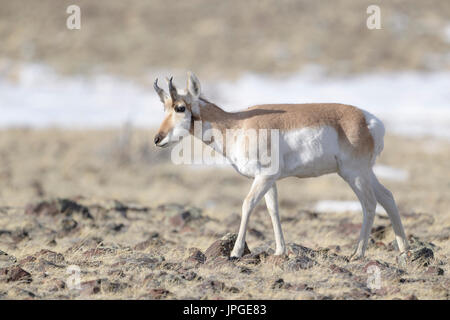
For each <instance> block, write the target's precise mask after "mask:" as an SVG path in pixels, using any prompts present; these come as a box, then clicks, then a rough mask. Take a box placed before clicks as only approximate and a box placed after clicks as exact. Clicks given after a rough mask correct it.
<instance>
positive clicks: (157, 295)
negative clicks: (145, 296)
mask: <svg viewBox="0 0 450 320" xmlns="http://www.w3.org/2000/svg"><path fill="white" fill-rule="evenodd" d="M169 294H170V291H168V290H166V289H164V288H155V289H150V291H149V295H150V297H152V298H153V299H157V300H159V299H164V298H166V297H167V296H168V295H169Z"/></svg>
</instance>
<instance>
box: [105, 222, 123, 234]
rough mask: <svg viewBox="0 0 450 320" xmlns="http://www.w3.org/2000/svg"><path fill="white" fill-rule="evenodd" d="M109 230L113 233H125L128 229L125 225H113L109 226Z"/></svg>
mask: <svg viewBox="0 0 450 320" xmlns="http://www.w3.org/2000/svg"><path fill="white" fill-rule="evenodd" d="M108 229H110V230H111V231H113V232H120V231H124V230H125V229H126V228H125V225H124V224H123V223H112V224H110V225H109V226H108Z"/></svg>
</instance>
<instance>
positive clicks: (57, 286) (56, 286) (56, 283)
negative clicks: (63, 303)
mask: <svg viewBox="0 0 450 320" xmlns="http://www.w3.org/2000/svg"><path fill="white" fill-rule="evenodd" d="M65 288H66V283H65V282H64V281H63V280H60V279H52V281H51V287H50V289H49V291H51V292H55V291H59V290H62V289H65Z"/></svg>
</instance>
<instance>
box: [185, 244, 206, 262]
mask: <svg viewBox="0 0 450 320" xmlns="http://www.w3.org/2000/svg"><path fill="white" fill-rule="evenodd" d="M189 253H190V255H189V257H188V258H187V259H186V262H187V263H188V264H192V265H195V266H197V265H199V264H204V263H205V262H206V256H205V254H204V253H203V252H201V251H200V250H199V249H197V248H190V249H189Z"/></svg>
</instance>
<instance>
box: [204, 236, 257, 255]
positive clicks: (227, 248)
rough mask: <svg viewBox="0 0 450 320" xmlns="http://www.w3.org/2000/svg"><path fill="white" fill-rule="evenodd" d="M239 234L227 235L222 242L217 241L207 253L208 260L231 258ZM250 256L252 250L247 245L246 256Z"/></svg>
mask: <svg viewBox="0 0 450 320" xmlns="http://www.w3.org/2000/svg"><path fill="white" fill-rule="evenodd" d="M236 238H237V234H232V233H227V234H226V235H224V236H223V237H222V238H221V239H220V240H217V241H215V242H214V243H213V244H212V245H210V246H209V248H208V249H207V250H206V251H205V256H206V259H207V260H212V259H215V258H218V257H229V256H230V254H231V250H233V246H234V243H235V242H236ZM246 254H250V250H249V248H248V246H247V243H245V248H244V254H243V255H244V256H245V255H246Z"/></svg>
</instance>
